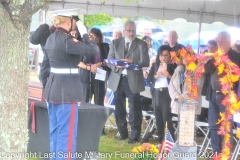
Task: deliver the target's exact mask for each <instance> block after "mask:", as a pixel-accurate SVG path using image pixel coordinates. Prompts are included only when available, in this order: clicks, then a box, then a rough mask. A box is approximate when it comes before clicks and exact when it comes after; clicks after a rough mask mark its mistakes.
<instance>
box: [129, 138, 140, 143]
mask: <svg viewBox="0 0 240 160" xmlns="http://www.w3.org/2000/svg"><path fill="white" fill-rule="evenodd" d="M137 142H138V140H136V139H131V138H130V139H129V140H128V144H133V143H137Z"/></svg>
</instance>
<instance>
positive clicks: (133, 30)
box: [125, 30, 135, 33]
mask: <svg viewBox="0 0 240 160" xmlns="http://www.w3.org/2000/svg"><path fill="white" fill-rule="evenodd" d="M125 31H126V32H128V33H130V32H135V30H125Z"/></svg>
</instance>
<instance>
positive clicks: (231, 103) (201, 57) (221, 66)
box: [170, 47, 240, 160]
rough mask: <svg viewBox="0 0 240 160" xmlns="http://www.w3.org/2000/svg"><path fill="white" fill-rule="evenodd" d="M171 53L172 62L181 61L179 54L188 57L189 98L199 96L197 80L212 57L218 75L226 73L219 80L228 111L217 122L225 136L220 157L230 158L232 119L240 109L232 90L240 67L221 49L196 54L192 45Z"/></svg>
mask: <svg viewBox="0 0 240 160" xmlns="http://www.w3.org/2000/svg"><path fill="white" fill-rule="evenodd" d="M170 55H171V59H172V63H178V62H180V59H179V58H178V57H179V56H181V57H185V58H186V61H187V66H186V70H187V73H186V79H185V83H188V82H190V83H191V84H190V85H189V87H188V98H189V99H192V100H197V98H198V86H197V80H199V79H200V78H201V76H202V74H203V73H204V64H205V63H206V62H207V61H208V60H209V59H210V57H213V58H214V59H215V63H214V65H215V66H216V67H217V69H218V75H220V74H222V73H225V75H224V76H223V77H222V78H220V79H219V81H220V84H221V87H222V89H221V92H222V93H223V94H224V95H225V96H224V99H223V101H222V104H223V105H224V106H225V107H226V111H225V112H224V113H221V112H220V119H219V120H218V122H217V124H220V127H219V131H218V134H219V135H222V136H223V137H224V141H223V148H222V153H221V155H220V159H221V160H229V159H230V158H231V148H232V145H231V142H230V137H231V136H230V131H231V129H232V127H231V120H232V117H233V114H236V113H237V112H239V110H240V101H238V98H237V95H236V93H234V91H233V90H232V88H233V83H234V82H237V81H238V80H239V76H240V70H239V67H238V66H237V65H236V64H235V63H233V62H232V61H231V60H229V58H228V55H227V54H223V52H222V51H221V50H218V51H217V52H216V53H205V54H195V53H194V51H193V50H192V49H191V47H187V48H186V49H184V48H182V49H180V50H179V51H178V52H177V53H176V52H170Z"/></svg>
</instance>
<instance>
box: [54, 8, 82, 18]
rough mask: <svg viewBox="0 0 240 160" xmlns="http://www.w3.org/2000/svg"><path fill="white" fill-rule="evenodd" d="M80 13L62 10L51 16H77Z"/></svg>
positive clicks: (72, 10)
mask: <svg viewBox="0 0 240 160" xmlns="http://www.w3.org/2000/svg"><path fill="white" fill-rule="evenodd" d="M79 12H80V9H64V10H56V11H53V12H52V14H53V15H54V16H68V17H71V16H78V15H79Z"/></svg>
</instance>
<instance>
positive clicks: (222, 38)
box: [217, 31, 231, 53]
mask: <svg viewBox="0 0 240 160" xmlns="http://www.w3.org/2000/svg"><path fill="white" fill-rule="evenodd" d="M217 45H218V48H219V49H221V50H222V51H223V52H225V53H227V52H228V51H229V49H230V48H231V35H230V34H229V33H228V32H225V31H222V32H219V33H218V35H217Z"/></svg>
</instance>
